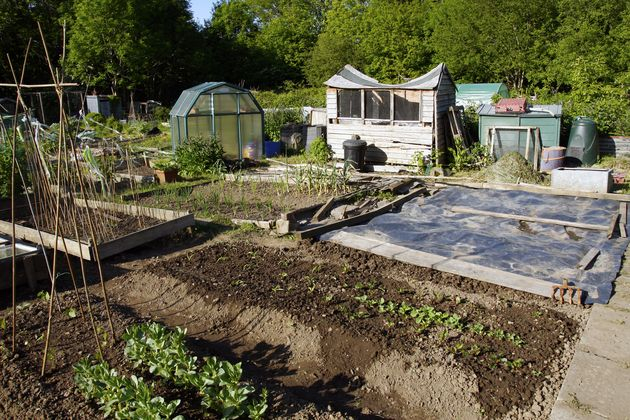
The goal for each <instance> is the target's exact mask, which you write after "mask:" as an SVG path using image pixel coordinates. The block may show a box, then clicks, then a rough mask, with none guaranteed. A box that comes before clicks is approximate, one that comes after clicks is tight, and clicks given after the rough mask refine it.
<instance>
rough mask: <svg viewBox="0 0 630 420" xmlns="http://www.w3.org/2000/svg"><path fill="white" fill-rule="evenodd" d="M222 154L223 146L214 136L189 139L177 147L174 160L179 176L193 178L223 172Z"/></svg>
mask: <svg viewBox="0 0 630 420" xmlns="http://www.w3.org/2000/svg"><path fill="white" fill-rule="evenodd" d="M223 154H224V151H223V146H222V145H221V143H220V142H219V140H218V138H217V137H216V136H211V137H210V138H202V137H191V138H189V139H187V140H186V141H185V142H184V143H182V144H180V145H179V146H178V147H177V150H176V151H175V159H176V161H177V164H178V165H179V169H180V174H181V175H183V176H187V177H194V176H200V175H203V174H211V173H217V172H224V171H225V162H224V161H223Z"/></svg>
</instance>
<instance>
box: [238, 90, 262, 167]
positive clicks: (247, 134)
mask: <svg viewBox="0 0 630 420" xmlns="http://www.w3.org/2000/svg"><path fill="white" fill-rule="evenodd" d="M241 99H242V98H241ZM240 120H241V140H242V145H243V149H242V153H243V158H249V159H258V158H259V157H260V156H262V150H260V148H261V146H262V140H263V134H262V118H261V116H260V114H251V115H241V117H240Z"/></svg>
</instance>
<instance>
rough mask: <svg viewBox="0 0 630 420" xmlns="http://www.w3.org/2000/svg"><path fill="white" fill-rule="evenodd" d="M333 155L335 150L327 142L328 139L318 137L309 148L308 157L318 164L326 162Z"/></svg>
mask: <svg viewBox="0 0 630 420" xmlns="http://www.w3.org/2000/svg"><path fill="white" fill-rule="evenodd" d="M332 157H333V152H332V149H331V148H330V146H329V145H328V144H327V143H326V139H324V138H323V137H317V138H316V139H315V140H313V142H312V143H311V147H310V148H309V149H308V158H309V160H310V161H311V162H314V163H318V164H322V165H323V164H325V163H326V162H328V161H329V160H330V159H332Z"/></svg>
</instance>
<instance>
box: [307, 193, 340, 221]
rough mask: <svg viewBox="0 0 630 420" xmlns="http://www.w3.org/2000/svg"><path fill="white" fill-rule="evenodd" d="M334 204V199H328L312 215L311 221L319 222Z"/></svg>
mask: <svg viewBox="0 0 630 420" xmlns="http://www.w3.org/2000/svg"><path fill="white" fill-rule="evenodd" d="M334 203H335V197H330V198H329V199H328V201H326V203H325V204H324V205H323V206H321V207H320V208H319V210H317V212H316V213H315V214H314V215H313V219H312V220H313V221H315V222H319V221H320V220H321V218H322V216H323V215H324V214H326V212H327V211H328V210H330V208H331V207H332V206H333V204H334Z"/></svg>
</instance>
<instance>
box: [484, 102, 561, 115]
mask: <svg viewBox="0 0 630 420" xmlns="http://www.w3.org/2000/svg"><path fill="white" fill-rule="evenodd" d="M477 114H479V115H499V116H503V115H505V116H514V115H518V116H519V117H521V118H540V117H543V118H544V117H549V118H552V117H553V118H555V117H559V116H561V115H562V105H530V106H529V107H528V108H527V112H526V113H524V114H497V113H496V112H495V108H494V105H492V104H484V105H481V106H480V107H479V109H478V110H477Z"/></svg>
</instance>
